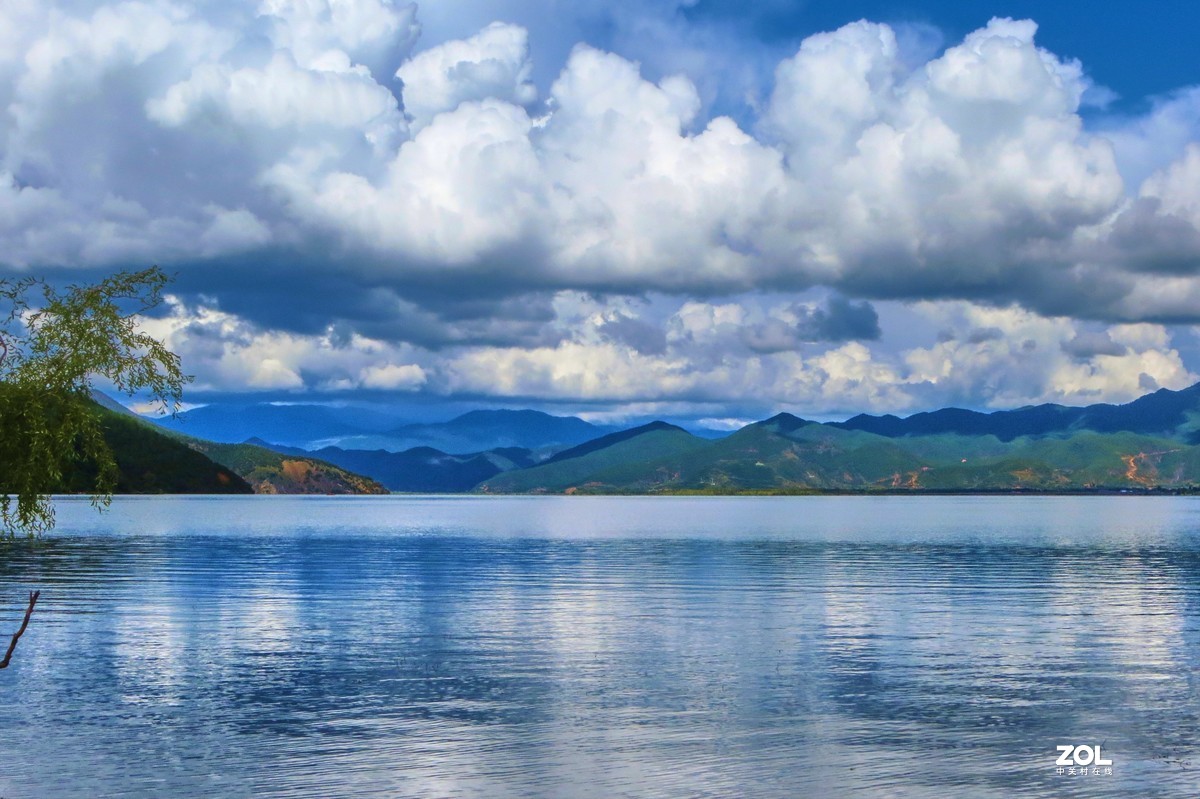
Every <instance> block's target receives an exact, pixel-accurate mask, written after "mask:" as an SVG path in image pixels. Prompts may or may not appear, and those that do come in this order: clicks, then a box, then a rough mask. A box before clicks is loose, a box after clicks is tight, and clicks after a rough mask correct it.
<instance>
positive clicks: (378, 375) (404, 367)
mask: <svg viewBox="0 0 1200 799" xmlns="http://www.w3.org/2000/svg"><path fill="white" fill-rule="evenodd" d="M426 379H427V377H426V374H425V370H424V369H422V368H421V367H420V366H417V365H416V364H413V363H405V364H394V363H389V364H384V365H382V366H368V367H367V368H366V369H364V370H363V371H362V377H361V382H362V386H363V388H387V389H403V390H407V391H411V390H413V389H417V388H420V387H421V386H422V385H424V384H425V381H426Z"/></svg>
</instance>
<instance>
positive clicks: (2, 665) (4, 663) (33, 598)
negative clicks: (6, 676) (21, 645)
mask: <svg viewBox="0 0 1200 799" xmlns="http://www.w3.org/2000/svg"><path fill="white" fill-rule="evenodd" d="M41 595H42V592H41V591H30V592H29V607H28V608H26V609H25V621H23V622H21V629H19V630H17V631H16V632H15V633H13V637H12V641H10V642H9V644H8V651H7V652H5V653H4V660H0V669H7V668H8V661H10V660H12V655H13V650H14V649H16V648H17V641H20V640H21V636H22V635H24V634H25V628H26V627H28V626H29V617H30V616H32V615H33V606H34V605H36V604H37V601H38V597H39V596H41Z"/></svg>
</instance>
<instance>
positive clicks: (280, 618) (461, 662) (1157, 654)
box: [0, 497, 1200, 799]
mask: <svg viewBox="0 0 1200 799" xmlns="http://www.w3.org/2000/svg"><path fill="white" fill-rule="evenodd" d="M59 517H60V530H59V532H58V533H56V534H55V535H54V536H53V537H52V538H51V540H49V541H48V542H46V543H45V544H43V545H41V546H37V547H32V548H31V547H29V546H26V545H16V546H10V547H7V548H0V634H3V633H6V632H8V631H9V628H10V627H11V628H13V629H15V626H16V625H17V624H19V621H20V615H21V613H22V611H23V605H22V602H23V597H24V595H25V592H26V591H27V590H28V589H29V588H30V587H39V588H41V589H42V591H43V597H42V602H41V603H40V604H39V606H38V613H37V614H36V615H35V618H34V623H33V624H32V625H31V627H30V631H29V633H28V634H27V636H26V637H25V638H24V639H22V642H21V645H20V648H19V649H18V651H17V655H16V657H15V659H14V662H13V666H12V667H11V668H10V669H8V670H7V671H6V672H0V708H2V709H3V712H0V741H2V742H3V743H2V745H0V796H2V797H4V798H5V799H25V798H27V797H28V798H29V799H43V798H44V797H76V796H137V797H157V796H173V797H174V796H179V797H192V796H194V797H201V796H203V797H210V796H219V797H251V796H253V797H259V796H294V797H329V796H347V797H354V796H414V797H443V796H445V797H458V796H478V797H489V798H490V797H569V798H573V797H597V798H599V797H604V798H605V799H607V798H608V797H695V796H711V797H730V796H754V797H796V796H800V797H803V796H812V797H842V796H893V797H942V796H969V797H1010V796H1014V795H1022V796H1075V795H1077V796H1130V795H1137V796H1151V797H1156V796H1162V797H1176V796H1178V797H1185V796H1187V797H1191V796H1194V795H1195V794H1196V787H1197V785H1198V784H1200V779H1198V775H1200V751H1198V746H1200V745H1198V744H1197V743H1196V738H1197V733H1198V732H1200V719H1198V715H1200V683H1198V682H1197V677H1196V671H1195V668H1196V664H1197V662H1198V659H1200V658H1198V656H1200V635H1198V633H1200V532H1198V531H1200V501H1195V500H1192V499H1190V498H1153V499H1149V498H1036V497H996V498H948V497H941V498H901V497H897V498H847V497H831V498H786V499H783V498H762V499H710V498H694V499H666V498H657V499H618V498H559V499H554V498H540V499H499V498H484V499H475V498H457V499H456V498H401V497H393V498H387V497H383V498H373V497H372V498H354V499H332V498H330V499H326V498H321V499H313V498H222V499H215V498H191V499H180V498H160V499H122V500H118V501H117V502H116V503H115V505H114V508H113V510H112V511H111V512H110V513H109V514H107V515H105V516H102V517H101V516H96V515H94V514H93V512H92V511H91V510H90V508H88V506H87V505H86V503H80V502H74V501H68V502H64V503H62V504H61V506H60V510H59ZM5 637H6V636H5ZM1060 743H1062V744H1065V743H1088V744H1091V743H1102V745H1103V751H1104V754H1105V756H1106V757H1111V758H1112V759H1113V760H1114V766H1113V771H1114V773H1113V774H1112V775H1111V776H1104V775H1103V774H1101V775H1092V774H1090V772H1089V774H1088V776H1086V777H1084V776H1078V775H1076V776H1069V775H1065V774H1064V775H1061V776H1060V775H1058V774H1057V773H1056V769H1055V765H1054V761H1055V758H1056V757H1057V755H1058V753H1057V751H1056V748H1055V747H1056V745H1057V744H1060Z"/></svg>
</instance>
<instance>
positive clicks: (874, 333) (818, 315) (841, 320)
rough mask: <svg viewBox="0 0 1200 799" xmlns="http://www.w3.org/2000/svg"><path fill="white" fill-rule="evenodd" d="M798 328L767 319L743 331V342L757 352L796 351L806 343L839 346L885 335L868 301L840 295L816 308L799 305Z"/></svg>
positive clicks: (795, 306)
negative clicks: (854, 299) (856, 300)
mask: <svg viewBox="0 0 1200 799" xmlns="http://www.w3.org/2000/svg"><path fill="white" fill-rule="evenodd" d="M791 310H792V313H793V314H794V315H795V316H796V317H797V319H798V321H797V322H796V323H795V324H788V323H787V322H784V321H783V320H782V319H768V320H767V321H766V322H763V323H761V324H758V325H750V326H747V327H745V328H743V329H742V342H743V343H744V344H745V345H746V346H747V347H749V348H750V349H751V350H753V351H755V352H761V353H771V352H784V351H787V350H794V349H796V348H797V347H799V346H800V345H801V344H805V343H817V342H823V343H830V344H840V343H844V342H847V341H876V340H878V339H879V338H880V336H881V335H882V331H881V330H880V328H879V314H878V313H877V312H876V311H875V307H874V306H873V305H871V303H869V302H866V301H859V302H855V301H853V300H850V299H848V298H846V297H843V296H841V295H840V294H834V295H832V296H830V297H829V298H827V299H826V300H825V301H824V303H823V304H821V305H818V306H816V307H810V306H807V305H801V304H796V305H794V306H792V309H791Z"/></svg>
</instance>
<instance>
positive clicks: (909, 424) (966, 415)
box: [831, 383, 1200, 443]
mask: <svg viewBox="0 0 1200 799" xmlns="http://www.w3.org/2000/svg"><path fill="white" fill-rule="evenodd" d="M831 426H833V427H841V428H843V429H846V430H864V431H866V432H869V433H875V434H877V435H881V436H887V437H888V438H899V437H901V436H926V435H938V434H942V433H956V434H959V435H968V436H986V435H991V436H995V437H996V438H998V439H1000V440H1001V441H1012V440H1013V439H1016V438H1019V437H1021V436H1045V435H1052V434H1056V433H1070V432H1074V431H1078V430H1094V431H1096V432H1101V433H1112V432H1118V431H1125V432H1131V433H1146V434H1150V435H1160V436H1168V437H1172V438H1179V439H1180V440H1184V441H1188V442H1189V443H1200V383H1198V384H1196V385H1194V386H1191V387H1189V388H1185V389H1182V390H1180V391H1170V390H1168V389H1165V388H1164V389H1160V390H1158V391H1156V392H1154V393H1153V394H1147V395H1146V396H1144V397H1140V398H1139V399H1136V400H1134V401H1133V402H1130V403H1128V404H1126V405H1109V404H1099V405H1089V406H1087V407H1083V408H1073V407H1067V406H1064V405H1052V404H1047V405H1034V406H1030V407H1026V408H1018V409H1017V410H1013V411H996V412H994V413H979V412H977V411H968V410H963V409H961V408H943V409H942V410H938V411H932V412H930V413H918V414H914V415H912V416H909V417H907V418H904V419H901V418H899V417H897V416H891V415H887V416H868V415H865V414H863V415H859V416H855V417H854V418H852V419H848V420H846V421H845V422H834V423H832V425H831Z"/></svg>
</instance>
